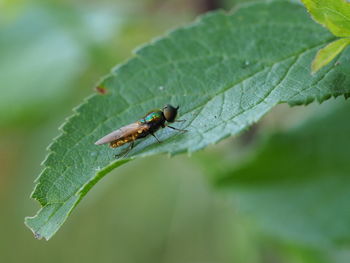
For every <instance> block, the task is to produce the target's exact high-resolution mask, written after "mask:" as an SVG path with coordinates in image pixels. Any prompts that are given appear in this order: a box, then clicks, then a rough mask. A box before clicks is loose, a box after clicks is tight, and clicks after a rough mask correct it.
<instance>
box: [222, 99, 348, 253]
mask: <svg viewBox="0 0 350 263" xmlns="http://www.w3.org/2000/svg"><path fill="white" fill-rule="evenodd" d="M349 114H350V104H349V103H340V104H338V105H335V106H333V108H332V109H331V110H327V111H326V110H323V111H322V110H321V111H319V114H318V116H317V118H314V119H311V120H307V121H306V122H305V123H304V124H303V125H301V126H300V127H298V128H297V129H295V130H293V131H291V132H288V133H279V134H275V135H274V136H272V137H271V138H270V139H269V140H268V141H267V142H266V144H265V146H264V147H262V149H260V151H259V153H258V154H257V155H256V156H255V157H254V158H253V160H251V161H250V162H249V163H247V164H245V165H243V166H241V167H238V168H236V169H232V170H231V171H230V172H228V173H227V174H226V176H223V177H222V179H220V180H219V185H220V186H221V187H222V188H223V189H224V188H225V189H226V190H229V192H230V194H232V196H233V199H234V202H235V205H236V206H235V207H236V208H237V207H238V208H239V210H240V211H241V212H244V213H246V214H248V215H249V217H250V218H252V219H253V220H254V222H256V224H257V225H258V226H260V227H261V228H262V229H263V230H265V231H266V232H267V233H270V234H273V235H276V236H278V237H280V238H283V239H286V240H289V241H290V240H292V241H297V242H302V243H304V244H308V245H313V246H327V247H332V246H343V245H345V244H349V242H350V228H349V222H350V207H349V199H350V192H349V187H350V177H349V174H350V166H349V158H348V157H349V155H350V140H349V134H350V122H349V121H347V119H348V116H349Z"/></svg>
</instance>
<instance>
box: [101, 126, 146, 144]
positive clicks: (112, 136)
mask: <svg viewBox="0 0 350 263" xmlns="http://www.w3.org/2000/svg"><path fill="white" fill-rule="evenodd" d="M147 129H148V125H145V124H141V123H139V122H135V123H131V124H129V125H126V126H124V127H121V128H120V129H118V130H115V131H113V132H111V133H109V134H107V135H106V136H104V137H102V138H101V139H99V140H98V141H97V142H95V144H96V145H101V144H105V143H109V142H113V141H116V140H119V139H121V138H125V137H128V136H130V135H132V134H134V133H140V132H143V131H145V130H147Z"/></svg>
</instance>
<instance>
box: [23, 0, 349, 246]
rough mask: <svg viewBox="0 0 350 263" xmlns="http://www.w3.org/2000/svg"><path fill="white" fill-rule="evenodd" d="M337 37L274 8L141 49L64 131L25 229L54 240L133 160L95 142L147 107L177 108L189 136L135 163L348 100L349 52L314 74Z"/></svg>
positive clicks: (218, 18)
mask: <svg viewBox="0 0 350 263" xmlns="http://www.w3.org/2000/svg"><path fill="white" fill-rule="evenodd" d="M291 39H292V41H291ZM333 39H334V37H333V36H332V35H330V34H329V33H328V32H327V31H326V30H325V29H324V28H322V27H320V26H319V25H317V24H315V23H314V22H313V21H312V20H311V19H310V18H309V16H308V14H307V13H306V12H305V9H304V8H303V7H302V6H300V5H298V4H292V3H286V2H284V1H282V2H279V1H276V2H267V3H256V4H252V5H249V6H246V7H243V8H240V9H239V10H237V11H235V12H234V13H232V14H225V13H223V12H215V13H210V14H207V15H206V16H204V17H201V18H200V19H198V20H197V21H196V22H195V23H193V24H192V25H189V26H187V27H184V28H179V29H177V30H175V31H173V32H171V33H169V34H168V35H167V36H165V37H163V38H160V39H158V40H156V41H154V42H153V43H151V44H149V45H146V46H144V47H143V48H141V49H139V50H138V51H137V52H136V55H135V57H134V58H132V59H130V60H129V61H127V62H126V63H125V64H123V65H121V66H119V67H117V68H115V69H114V70H113V71H112V73H111V74H110V75H109V76H107V77H106V78H105V79H104V81H103V82H102V83H101V84H100V89H99V90H101V91H104V92H103V93H105V94H96V95H93V96H91V97H90V98H88V99H87V101H86V102H85V103H83V104H82V105H80V106H79V107H78V108H76V109H75V112H76V113H75V114H74V115H73V116H72V117H71V118H69V120H68V121H67V122H66V123H65V124H64V125H63V126H62V128H61V130H62V134H61V135H60V136H59V137H58V138H56V139H55V140H54V142H53V143H52V144H51V146H50V147H49V151H50V153H49V155H48V157H47V158H46V160H45V161H44V163H43V165H44V167H45V168H44V170H43V172H42V173H41V175H40V177H39V178H38V179H37V181H36V182H37V185H36V187H35V190H34V192H33V194H32V197H33V198H35V199H36V200H38V201H39V202H40V204H41V206H42V208H41V210H40V211H39V213H38V214H37V215H36V216H35V217H33V218H27V220H26V224H27V225H28V226H29V227H30V228H31V229H32V231H33V232H34V233H35V234H36V236H38V237H45V238H46V239H49V238H50V237H52V235H53V234H54V233H55V232H56V231H57V230H58V229H59V227H60V226H61V225H62V224H63V222H64V221H65V219H66V218H67V216H68V214H69V213H70V212H71V211H72V209H73V208H74V207H75V206H76V205H77V203H78V202H79V201H80V200H81V198H82V197H83V196H84V195H85V194H86V193H87V192H88V191H89V190H90V188H91V187H92V186H93V185H94V184H95V183H96V182H97V181H98V180H100V179H101V178H102V177H103V176H104V175H105V174H106V173H108V172H109V171H110V170H112V169H114V168H115V167H118V166H120V165H121V164H123V163H125V162H126V161H128V160H121V159H119V160H116V159H115V158H114V154H116V153H118V152H119V151H120V150H119V149H116V150H113V149H110V148H108V147H107V146H96V145H94V142H95V141H96V140H97V139H99V138H101V137H102V136H103V135H105V134H107V133H109V132H111V131H113V130H115V129H117V128H119V127H121V126H123V125H126V124H129V123H131V122H134V121H136V120H137V119H138V118H140V117H142V115H144V114H145V113H146V112H148V111H149V110H150V109H153V108H156V107H162V106H163V105H164V104H166V103H171V104H173V105H180V117H179V118H181V119H184V120H186V122H184V123H176V124H174V125H176V126H177V127H181V128H186V129H188V130H189V132H187V133H185V134H183V133H178V132H176V131H173V130H171V129H161V130H160V131H159V132H158V133H157V136H158V138H159V139H160V140H161V141H163V143H161V144H158V143H156V141H155V139H154V138H153V137H152V136H150V137H149V138H146V139H144V140H140V141H139V142H138V143H137V144H136V146H135V148H134V149H133V150H132V151H131V152H130V153H129V155H128V158H129V159H133V158H136V157H141V156H148V155H153V154H159V153H169V154H171V155H173V154H177V153H181V152H185V151H188V152H194V151H197V150H199V149H202V148H204V147H206V146H207V145H209V144H213V143H216V142H218V141H220V140H222V139H223V138H226V137H228V136H230V135H234V134H237V133H239V132H241V131H242V130H244V129H246V128H247V127H248V126H250V125H251V124H252V123H254V122H256V121H258V120H259V119H260V118H261V117H262V116H263V115H264V114H265V113H266V112H268V111H269V110H270V109H271V108H272V107H273V106H275V105H276V104H278V103H282V102H288V103H290V104H292V105H295V104H307V103H310V102H311V101H313V100H318V101H320V102H321V101H323V100H325V99H327V98H330V97H331V96H338V95H344V94H348V93H349V92H350V85H349V84H350V77H349V74H348V72H349V71H350V63H349V59H350V54H349V53H347V52H344V53H343V54H342V56H340V57H339V63H338V66H336V67H335V66H328V67H327V68H325V69H324V70H321V71H320V72H319V73H318V74H315V75H311V74H310V70H309V68H310V66H309V65H310V64H311V60H312V58H313V57H314V55H315V52H316V50H317V49H318V48H319V47H321V46H322V45H324V44H325V43H328V42H329V41H331V40H333ZM154 165H156V164H154Z"/></svg>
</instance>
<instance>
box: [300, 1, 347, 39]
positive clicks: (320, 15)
mask: <svg viewBox="0 0 350 263" xmlns="http://www.w3.org/2000/svg"><path fill="white" fill-rule="evenodd" d="M302 2H303V3H304V5H305V6H306V8H307V9H308V11H309V12H310V14H311V15H312V17H313V18H314V19H315V20H316V21H317V22H318V23H320V24H321V25H323V26H325V27H327V28H328V29H329V30H330V31H331V32H332V33H333V34H334V35H336V36H338V37H348V36H350V3H349V2H347V1H346V0H302Z"/></svg>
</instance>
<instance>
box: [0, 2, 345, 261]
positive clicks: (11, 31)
mask: <svg viewBox="0 0 350 263" xmlns="http://www.w3.org/2000/svg"><path fill="white" fill-rule="evenodd" d="M238 2H244V1H242V0H241V1H234V0H221V1H208V0H206V1H205V0H191V1H189V0H177V1H176V0H164V1H161V0H131V1H122V0H117V1H111V0H103V1H97V0H90V1H82V0H80V1H72V0H60V1H59V0H56V1H44V0H43V1H39V0H36V1H25V0H0V89H1V93H0V94H1V95H0V167H1V171H0V211H1V217H0V229H1V232H0V233H1V234H0V262H123V263H129V262H130V263H131V262H132V263H137V262H140V263H146V262H150V263H156V262H167V263H170V262H174V263H175V262H177V263H179V262H181V263H199V262H201V263H226V262H242V263H250V262H252V263H255V262H256V263H259V262H269V263H270V262H271V263H279V262H305V263H307V262H344V263H345V262H350V252H349V250H348V243H347V241H346V237H344V240H343V242H341V246H336V247H333V246H332V245H330V244H321V245H320V244H319V242H317V241H319V240H316V242H303V241H300V238H289V237H290V235H288V233H287V234H286V235H278V234H277V235H276V234H275V233H274V231H269V229H270V230H271V227H270V228H269V227H265V228H264V227H261V226H260V225H259V224H258V223H256V221H255V220H254V218H255V219H258V220H260V219H261V217H259V213H258V216H257V215H254V213H245V212H244V211H245V210H249V205H248V206H247V207H244V206H245V203H244V202H239V201H240V200H241V198H244V195H243V197H242V195H241V196H239V193H240V191H239V190H237V195H235V194H233V195H232V194H229V195H227V192H226V191H221V189H220V188H219V187H216V186H215V185H216V184H215V183H214V184H213V182H214V181H216V180H217V178H220V177H221V176H224V174H225V173H228V171H229V170H230V169H233V170H234V169H235V167H237V166H240V165H242V164H245V163H247V162H249V161H251V160H252V159H254V158H255V157H254V156H255V155H256V153H258V152H259V151H260V150H259V149H261V148H263V147H264V146H263V145H264V144H266V141H267V144H269V143H268V142H269V140H270V139H268V138H270V137H271V136H272V135H271V134H274V133H276V132H278V133H280V134H281V136H283V134H284V133H285V132H286V131H288V130H291V129H292V130H293V129H294V130H298V129H301V128H300V126H302V125H303V123H308V122H309V120H313V119H317V118H319V116H327V114H333V112H338V111H341V112H343V113H344V112H346V113H348V112H350V109H349V107H346V106H343V105H344V102H343V99H338V100H336V101H331V102H327V103H325V104H324V105H321V106H318V105H316V104H315V105H311V106H308V107H300V108H289V107H288V106H285V105H281V106H278V107H277V109H275V110H274V111H273V112H272V113H271V114H269V115H268V116H267V117H265V118H264V120H263V121H262V122H260V123H259V124H257V125H255V126H254V127H253V128H251V129H250V130H249V131H248V132H246V133H244V134H243V135H241V136H239V137H238V138H234V139H227V140H225V141H223V142H221V143H220V144H218V145H216V146H213V147H209V148H208V149H206V150H205V151H202V152H200V153H197V154H194V155H193V156H191V157H188V156H185V155H182V156H177V157H174V158H171V159H170V158H168V157H167V156H158V157H152V158H151V159H152V161H151V162H150V160H149V159H141V160H136V161H133V162H130V163H128V164H127V165H125V166H124V167H121V168H120V169H117V171H114V172H112V173H111V174H110V175H108V176H106V177H105V178H104V179H103V180H102V181H101V182H100V183H99V184H97V185H96V186H95V187H94V189H92V191H91V192H90V193H89V194H88V195H87V197H86V198H85V199H84V201H83V202H81V204H80V205H79V206H78V207H77V209H76V210H75V211H74V212H73V214H72V215H71V216H70V218H69V219H68V220H67V222H66V223H65V224H64V226H63V227H62V228H61V230H60V231H59V232H58V233H57V234H56V235H55V236H54V237H53V239H52V240H50V241H49V242H46V241H38V240H36V239H35V238H34V237H33V235H32V233H30V231H29V230H28V229H27V228H26V227H25V226H24V224H23V219H24V217H25V216H28V215H34V213H35V211H37V209H38V208H39V205H38V203H37V202H36V201H34V200H31V199H29V195H30V193H31V191H32V189H33V187H34V183H33V181H34V179H35V178H36V177H37V175H38V174H39V173H40V169H41V168H40V165H39V164H40V162H41V161H42V160H43V159H44V157H45V155H46V150H45V148H46V147H47V145H48V144H49V143H50V141H51V139H52V138H53V137H55V136H57V135H58V133H59V132H58V130H57V128H58V127H59V125H60V124H61V123H62V122H63V121H64V119H65V118H66V117H67V116H69V115H70V114H71V109H72V108H73V107H74V106H75V105H77V104H78V103H80V102H81V101H82V99H83V98H84V97H86V96H87V95H89V94H91V93H92V92H94V83H97V82H98V80H99V79H100V78H101V77H103V76H104V75H106V74H107V73H108V72H109V70H110V69H111V68H112V67H114V66H115V65H116V64H118V63H121V62H123V61H124V60H125V59H127V58H129V57H130V56H132V53H131V51H132V50H133V49H134V48H136V47H137V46H138V45H140V44H143V43H146V42H148V41H150V40H151V39H152V38H154V37H157V36H160V35H164V34H165V32H166V31H167V30H170V29H172V28H174V27H177V26H181V25H184V24H186V23H189V22H190V21H193V20H194V18H195V17H196V16H197V15H198V14H201V13H203V12H206V11H208V10H211V9H216V8H223V9H226V10H230V9H231V8H232V7H234V6H235V5H236V4H237V3H238ZM339 105H341V106H339ZM286 116H287V117H286ZM344 116H346V114H344ZM347 116H348V115H347ZM340 122H341V120H339V121H338V122H336V123H333V124H332V125H333V126H334V127H337V125H338V124H339V123H340ZM303 129H305V128H303ZM335 129H337V128H335ZM296 136H297V135H296ZM320 136H321V135H320ZM322 136H329V138H330V137H332V135H331V132H330V133H329V134H328V135H327V134H325V135H324V134H323V135H322ZM346 136H347V134H345V135H344V138H345V140H346V139H347V137H346ZM286 138H287V142H288V138H289V137H288V136H287V137H286ZM324 138H325V137H322V139H320V141H327V140H324ZM327 138H328V137H327ZM290 141H291V142H293V138H291V139H290ZM273 142H274V141H273ZM283 142H284V141H283ZM274 143H275V142H274ZM278 143H279V142H277V145H279V144H278ZM316 143H318V142H316ZM330 144H332V141H330ZM312 147H313V146H312ZM337 149H338V148H337ZM341 149H342V151H340V153H341V154H344V155H346V154H349V151H347V150H346V149H343V148H341ZM328 154H332V151H330V152H329V153H328ZM269 156H270V157H269ZM348 156H349V155H348ZM256 158H257V159H258V160H257V162H261V163H259V166H258V167H259V168H258V169H260V168H262V170H264V165H266V167H265V168H266V169H268V167H269V166H270V165H271V162H272V163H273V161H274V158H276V155H273V154H271V155H268V154H267V157H266V158H265V159H266V160H260V159H259V158H258V157H256ZM324 158H326V159H327V155H326V157H324ZM282 161H283V160H280V162H282ZM154 162H155V163H157V164H158V165H157V167H155V166H153V165H150V163H154ZM298 165H304V166H305V169H304V170H303V169H300V170H297V171H296V174H299V175H298V176H303V173H308V172H309V170H308V169H309V168H307V164H306V163H300V162H299V161H298V160H296V161H295V166H298ZM339 165H340V166H341V165H344V163H341V164H339ZM304 166H302V167H304ZM282 168H283V166H282ZM328 168H329V167H328ZM310 169H311V170H312V168H310ZM334 169H336V168H334ZM243 170H244V169H243ZM333 172H334V173H339V171H334V170H332V168H330V169H329V171H328V174H333ZM341 172H342V173H343V174H345V175H347V173H348V171H347V170H346V169H345V170H344V171H341ZM244 173H245V176H247V178H250V179H249V180H250V183H251V182H255V183H256V182H261V181H264V177H263V178H261V177H259V178H256V177H254V175H256V170H254V169H253V168H252V169H246V170H244ZM266 174H269V171H267V172H266ZM226 176H227V175H226ZM281 176H283V175H281ZM268 179H269V180H271V178H268ZM248 183H249V182H244V183H243V185H244V184H248ZM230 191H235V190H232V189H231V190H230ZM306 191H307V189H306ZM230 193H231V192H230ZM245 194H246V192H245ZM232 196H233V197H232ZM232 198H233V199H234V202H232ZM272 198H274V196H272ZM252 200H253V202H254V203H255V204H256V206H259V197H258V198H255V199H254V198H253V199H252ZM236 201H238V203H239V205H237V202H236ZM319 202H322V201H321V200H320V201H319ZM246 204H249V202H246ZM272 205H273V203H272ZM288 205H289V203H288V202H286V204H285V206H286V207H288ZM239 206H243V207H239ZM252 209H254V208H252ZM270 209H271V208H270ZM340 209H343V208H340ZM344 209H345V210H344ZM344 209H343V210H342V211H343V212H344V214H343V215H342V216H343V218H344V215H345V218H346V216H347V215H349V213H348V212H349V211H348V210H346V206H345V208H344ZM279 211H281V209H280V210H279ZM336 211H337V210H336ZM326 212H327V211H326ZM326 212H325V213H326ZM281 213H283V209H282V212H281ZM335 213H336V212H335ZM271 216H274V215H273V213H272V214H271ZM334 216H335V217H336V216H337V214H335V215H334ZM277 218H278V217H277ZM265 221H266V220H265ZM269 222H270V221H268V222H267V223H266V222H265V224H269ZM279 223H280V224H281V225H282V228H286V229H287V230H288V228H289V224H287V223H286V224H283V221H282V222H281V221H279ZM329 223H330V224H331V223H332V220H331V219H330V220H329ZM270 224H275V222H274V221H273V220H272V221H271V222H270ZM349 226H350V224H346V223H345V224H344V228H345V229H346V230H347V231H349V230H348V229H349V228H350V227H349ZM325 227H326V228H327V225H326V226H325ZM289 230H290V232H293V228H292V227H291V228H290V229H289ZM275 232H276V231H275ZM277 232H278V231H277ZM287 232H288V231H287ZM296 236H297V237H299V236H300V235H299V236H298V235H296ZM321 236H322V235H321ZM316 239H318V237H317V235H316ZM306 240H307V239H306Z"/></svg>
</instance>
